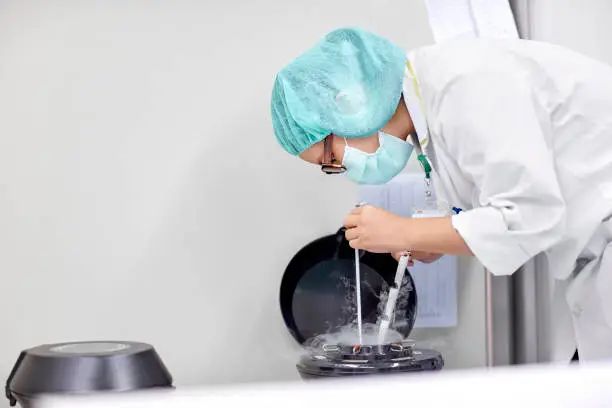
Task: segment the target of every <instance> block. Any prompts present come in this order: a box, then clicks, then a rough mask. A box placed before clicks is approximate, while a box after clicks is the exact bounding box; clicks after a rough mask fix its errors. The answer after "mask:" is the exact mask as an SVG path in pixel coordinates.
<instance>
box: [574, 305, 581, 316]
mask: <svg viewBox="0 0 612 408" xmlns="http://www.w3.org/2000/svg"><path fill="white" fill-rule="evenodd" d="M572 314H573V315H574V317H577V318H578V317H580V315H582V308H581V307H580V306H574V307H573V308H572Z"/></svg>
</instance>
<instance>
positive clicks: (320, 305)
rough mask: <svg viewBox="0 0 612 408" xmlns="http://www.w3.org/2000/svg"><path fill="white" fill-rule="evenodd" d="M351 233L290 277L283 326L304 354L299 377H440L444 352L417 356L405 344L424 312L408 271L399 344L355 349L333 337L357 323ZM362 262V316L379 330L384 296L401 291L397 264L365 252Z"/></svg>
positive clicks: (320, 243)
mask: <svg viewBox="0 0 612 408" xmlns="http://www.w3.org/2000/svg"><path fill="white" fill-rule="evenodd" d="M344 232H345V230H344V229H343V228H342V229H340V230H338V231H337V232H336V233H335V234H331V235H327V236H324V237H322V238H319V239H317V240H315V241H312V242H311V243H309V244H308V245H306V246H305V247H303V248H302V249H300V250H299V251H298V252H297V253H296V254H295V256H294V257H293V258H292V259H291V261H290V262H289V264H288V266H287V268H286V269H285V273H284V274H283V279H282V281H281V288H280V306H281V312H282V314H283V319H284V321H285V325H286V326H287V328H288V330H289V332H290V333H291V335H292V336H293V337H294V338H295V340H296V341H297V342H298V343H300V344H301V345H302V346H304V347H305V353H304V354H303V355H302V356H301V358H300V360H299V362H298V363H297V365H296V366H297V370H298V372H299V374H300V376H301V377H302V378H303V379H317V378H333V377H347V376H361V375H372V374H393V373H406V372H423V371H438V370H441V369H442V368H443V366H444V359H443V357H442V355H441V354H440V353H439V352H437V351H435V350H429V349H423V348H415V347H414V344H412V342H410V341H407V340H405V339H406V338H408V336H409V335H410V334H411V332H412V329H413V327H414V323H415V320H416V315H417V305H418V303H417V292H416V288H415V285H414V280H413V279H412V276H411V274H410V271H408V270H407V271H406V272H405V275H404V279H403V281H402V284H401V286H400V288H399V290H400V292H399V293H400V295H399V297H398V301H397V307H396V310H395V314H394V316H393V320H392V324H391V327H390V328H391V329H393V331H394V332H395V333H396V337H395V338H393V339H389V340H387V342H388V343H387V344H383V345H356V344H352V343H351V342H350V340H347V338H343V337H342V336H340V337H337V336H334V335H333V334H334V333H335V330H338V329H339V328H342V327H349V326H351V325H352V324H354V322H353V320H354V317H355V311H354V310H352V309H351V307H350V305H354V304H355V299H354V298H353V297H352V296H353V293H354V292H355V287H356V286H355V285H356V282H355V251H354V249H353V248H351V247H350V245H349V243H348V242H347V240H346V239H345V236H344ZM358 256H359V264H360V269H361V276H360V287H361V316H362V319H363V324H364V325H369V326H370V327H372V326H374V327H375V326H376V324H377V322H378V318H379V316H380V313H381V299H380V294H381V293H383V292H385V291H386V290H388V288H389V287H390V286H391V285H394V279H395V272H396V269H397V265H398V263H397V262H396V261H395V260H394V259H393V258H392V257H391V256H390V255H388V254H374V253H368V252H363V251H361V252H360V253H359V255H358ZM347 306H349V307H347ZM334 328H335V329H334ZM398 336H399V337H398ZM369 338H371V336H369Z"/></svg>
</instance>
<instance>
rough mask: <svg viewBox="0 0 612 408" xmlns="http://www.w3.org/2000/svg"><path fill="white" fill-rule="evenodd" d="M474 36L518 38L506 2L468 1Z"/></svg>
mask: <svg viewBox="0 0 612 408" xmlns="http://www.w3.org/2000/svg"><path fill="white" fill-rule="evenodd" d="M470 3H471V9H472V17H473V19H474V22H475V24H476V34H477V35H478V36H479V37H485V38H519V35H518V30H517V28H516V22H515V21H514V15H513V14H512V9H511V8H510V4H509V2H508V0H470Z"/></svg>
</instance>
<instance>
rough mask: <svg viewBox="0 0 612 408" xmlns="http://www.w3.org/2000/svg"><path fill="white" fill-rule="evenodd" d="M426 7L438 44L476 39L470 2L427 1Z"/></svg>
mask: <svg viewBox="0 0 612 408" xmlns="http://www.w3.org/2000/svg"><path fill="white" fill-rule="evenodd" d="M425 6H426V7H427V14H428V15H429V25H430V27H431V31H432V33H433V36H434V40H435V41H436V43H440V42H442V41H446V40H450V39H453V38H460V37H472V38H473V37H476V30H475V27H474V22H473V19H472V15H471V9H470V1H469V0H425Z"/></svg>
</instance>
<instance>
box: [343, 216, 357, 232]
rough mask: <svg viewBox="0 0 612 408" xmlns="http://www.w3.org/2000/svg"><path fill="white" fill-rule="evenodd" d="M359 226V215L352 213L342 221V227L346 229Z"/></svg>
mask: <svg viewBox="0 0 612 408" xmlns="http://www.w3.org/2000/svg"><path fill="white" fill-rule="evenodd" d="M357 225H359V214H353V213H352V212H351V213H350V214H349V215H347V216H346V218H345V219H344V226H345V227H346V228H354V227H356V226H357Z"/></svg>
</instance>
